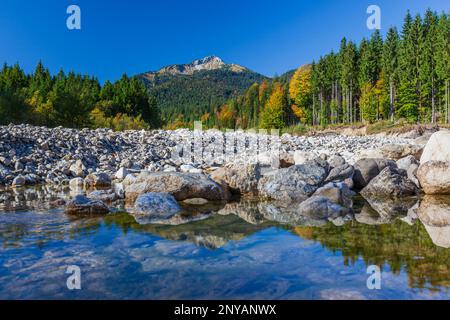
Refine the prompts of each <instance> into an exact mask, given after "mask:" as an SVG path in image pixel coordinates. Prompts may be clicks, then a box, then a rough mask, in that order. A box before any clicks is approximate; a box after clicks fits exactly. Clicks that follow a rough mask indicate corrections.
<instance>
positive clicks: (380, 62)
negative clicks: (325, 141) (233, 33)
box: [203, 10, 450, 128]
mask: <svg viewBox="0 0 450 320" xmlns="http://www.w3.org/2000/svg"><path fill="white" fill-rule="evenodd" d="M449 100H450V18H449V16H448V14H445V13H442V14H437V13H436V12H433V11H431V10H427V11H426V12H425V14H424V16H423V17H422V16H421V15H419V14H418V15H416V16H415V17H413V16H412V15H411V14H410V13H409V12H408V13H407V15H406V17H405V19H404V23H403V26H402V29H401V31H400V32H399V31H398V30H397V29H396V28H395V27H391V28H390V29H389V30H388V31H387V34H386V37H385V39H383V38H382V36H381V34H380V31H379V30H376V31H375V32H374V33H373V34H372V35H371V37H370V39H362V40H361V42H360V43H359V44H356V43H355V42H353V41H349V40H347V39H346V38H343V39H342V40H341V44H340V49H339V51H338V52H333V51H331V52H330V53H329V54H326V55H324V56H322V57H320V58H319V59H318V61H314V62H312V63H311V64H309V65H305V66H302V67H300V68H299V69H297V70H296V71H295V73H294V74H293V76H292V77H291V78H290V79H289V78H286V77H281V78H275V79H274V80H273V81H271V82H270V83H269V82H267V81H263V82H262V83H261V84H257V83H255V84H253V85H252V86H251V87H250V88H249V89H248V90H247V91H246V92H245V93H244V94H243V95H242V96H240V97H238V98H236V99H233V100H230V101H229V102H228V103H226V104H224V105H223V106H221V107H220V108H218V110H216V111H215V117H211V114H208V113H206V114H204V116H203V118H204V119H205V120H207V125H210V126H218V127H241V128H248V127H261V128H284V127H287V126H290V125H293V124H299V123H300V124H302V125H312V126H316V125H322V126H324V125H332V124H352V123H360V122H363V123H373V122H376V121H379V120H390V121H397V120H404V121H407V122H410V123H438V122H439V123H449V121H450V119H449V118H450V117H449V115H450V110H449V102H450V101H449Z"/></svg>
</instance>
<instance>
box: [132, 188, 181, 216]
mask: <svg viewBox="0 0 450 320" xmlns="http://www.w3.org/2000/svg"><path fill="white" fill-rule="evenodd" d="M179 211H181V208H180V206H179V205H178V203H177V201H176V200H175V198H174V197H173V196H172V195H171V194H168V193H155V192H149V193H144V194H141V195H140V196H138V197H137V199H136V201H135V203H134V212H133V214H135V215H145V216H151V217H153V218H155V219H168V218H170V217H172V216H173V215H175V214H176V213H178V212H179Z"/></svg>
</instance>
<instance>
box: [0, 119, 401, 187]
mask: <svg viewBox="0 0 450 320" xmlns="http://www.w3.org/2000/svg"><path fill="white" fill-rule="evenodd" d="M407 142H408V141H407V140H405V139H402V138H397V137H378V136H365V137H350V136H341V135H323V136H314V137H298V136H292V135H289V134H283V135H282V136H281V137H278V136H270V135H264V134H256V133H252V132H243V131H235V132H226V133H224V132H221V131H218V130H206V131H199V132H195V131H190V130H187V129H179V130H174V131H164V130H153V131H125V132H113V131H112V130H108V129H97V130H89V129H83V130H76V129H67V128H62V127H57V128H46V127H36V126H30V125H9V126H1V127H0V185H14V186H24V185H35V184H45V183H47V184H56V185H67V184H68V183H69V181H70V180H71V179H73V178H77V177H79V178H83V179H84V178H86V176H88V175H90V174H92V173H95V172H101V173H104V174H106V175H108V176H109V177H110V178H111V179H114V178H115V176H116V175H119V176H120V175H124V173H126V172H131V173H139V172H140V171H143V170H145V171H150V172H189V173H201V172H205V171H206V172H209V171H211V170H213V169H215V168H217V167H220V166H223V165H224V164H226V163H228V162H233V161H235V160H236V159H243V161H244V162H246V163H249V162H253V163H254V162H263V163H264V162H265V163H272V162H274V160H275V161H278V160H279V164H280V165H281V166H288V165H291V164H294V163H296V164H298V163H300V162H301V161H302V158H303V157H304V154H308V156H309V157H312V158H314V157H318V156H320V155H321V154H324V155H326V156H328V157H331V156H332V155H341V156H342V157H343V158H344V159H345V160H346V161H347V162H348V163H350V164H353V163H354V162H355V161H356V160H357V159H358V158H359V157H363V156H364V155H363V154H362V153H363V152H366V150H368V149H374V148H379V147H382V146H385V145H391V144H405V143H407ZM275 149H276V151H277V154H276V155H271V154H273V151H274V150H275ZM268 151H269V152H268Z"/></svg>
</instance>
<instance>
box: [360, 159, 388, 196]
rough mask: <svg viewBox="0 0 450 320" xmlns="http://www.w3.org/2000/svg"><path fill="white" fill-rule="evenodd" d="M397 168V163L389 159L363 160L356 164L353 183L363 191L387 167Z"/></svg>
mask: <svg viewBox="0 0 450 320" xmlns="http://www.w3.org/2000/svg"><path fill="white" fill-rule="evenodd" d="M388 166H389V167H394V168H395V167H396V166H397V165H396V163H395V162H394V161H393V160H388V159H361V160H358V161H357V162H356V163H355V166H354V169H355V172H354V174H353V181H354V183H355V187H356V188H358V189H362V188H364V187H365V186H367V185H368V184H369V182H370V181H371V180H372V179H373V178H375V177H376V176H377V175H378V174H379V173H380V172H381V170H383V169H384V168H386V167H388Z"/></svg>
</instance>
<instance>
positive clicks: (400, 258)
mask: <svg viewBox="0 0 450 320" xmlns="http://www.w3.org/2000/svg"><path fill="white" fill-rule="evenodd" d="M17 199H18V201H17V202H14V203H13V205H11V203H9V204H8V205H5V204H3V205H0V299H449V298H450V290H449V289H450V249H449V248H448V247H447V248H446V246H447V245H446V243H448V242H449V239H450V234H449V228H448V227H442V229H439V230H438V231H436V230H434V229H430V227H429V226H427V225H425V224H424V223H422V221H421V220H420V219H408V217H407V218H405V217H404V216H402V215H400V216H397V217H394V218H392V219H387V220H386V219H384V218H382V217H380V216H376V214H375V213H373V212H372V213H371V215H372V216H370V218H369V219H367V217H366V219H361V217H360V218H359V219H352V220H349V221H346V222H345V224H343V225H340V226H336V225H335V224H333V223H331V222H328V223H320V224H314V223H313V224H311V223H306V224H304V225H292V224H289V223H280V222H274V221H269V220H267V219H265V218H264V216H261V215H260V213H259V212H256V211H255V208H254V207H252V206H251V205H246V204H244V205H243V206H240V207H239V210H236V212H235V213H233V210H228V211H226V212H223V211H220V210H219V211H218V212H216V211H212V212H210V213H209V214H202V215H201V217H200V218H198V219H193V220H192V221H189V219H187V218H186V219H184V220H183V219H181V221H182V222H183V223H181V224H175V223H173V224H172V225H161V224H142V221H140V222H141V224H139V223H138V222H136V220H135V218H134V217H133V216H131V215H129V214H127V213H123V212H121V211H117V212H114V213H112V214H109V215H107V216H104V217H85V218H77V219H74V218H73V217H69V216H67V215H65V214H64V213H63V208H60V207H52V206H51V205H48V203H44V200H40V199H38V198H33V197H31V199H30V198H29V197H28V196H27V195H24V194H19V195H17V194H16V200H17ZM47 200H48V199H47ZM246 206H248V210H247V209H246ZM360 207H361V206H360ZM247 213H248V214H247ZM355 213H358V212H355ZM402 218H403V219H402ZM358 221H361V222H358ZM179 222H180V221H179ZM436 232H437V233H436ZM436 234H437V235H436ZM72 265H75V266H78V267H79V268H80V271H81V289H80V290H69V289H68V288H67V285H66V281H67V278H68V277H69V276H70V274H67V273H66V270H67V268H68V266H72ZM370 265H377V266H380V267H381V288H380V289H373V290H370V289H369V288H368V287H367V279H368V277H369V276H370V274H368V273H367V268H368V266H370Z"/></svg>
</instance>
